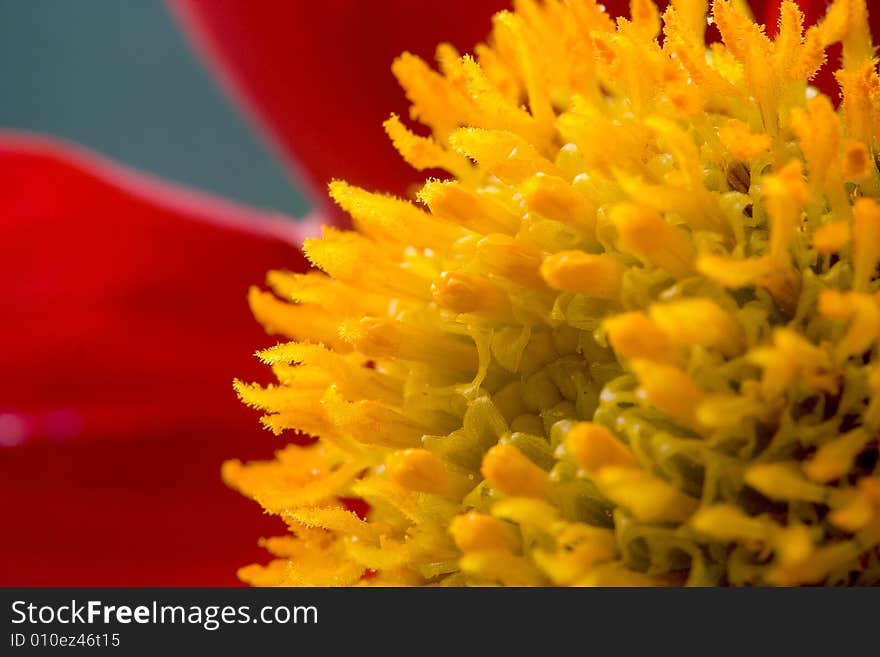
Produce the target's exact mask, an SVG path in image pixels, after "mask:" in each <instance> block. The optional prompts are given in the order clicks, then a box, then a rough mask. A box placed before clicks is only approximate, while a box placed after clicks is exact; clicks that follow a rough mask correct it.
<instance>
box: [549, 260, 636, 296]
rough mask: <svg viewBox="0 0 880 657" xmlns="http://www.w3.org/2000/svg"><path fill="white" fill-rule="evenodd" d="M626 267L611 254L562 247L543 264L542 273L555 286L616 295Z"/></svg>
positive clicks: (561, 288)
mask: <svg viewBox="0 0 880 657" xmlns="http://www.w3.org/2000/svg"><path fill="white" fill-rule="evenodd" d="M624 271H625V267H624V266H623V264H622V263H621V262H620V261H618V260H616V259H615V258H613V257H611V256H608V255H594V254H592V253H584V252H583V251H561V252H559V253H555V254H553V255H552V256H550V257H549V258H547V259H545V260H544V262H543V263H542V264H541V276H543V277H544V280H545V281H546V282H547V284H548V285H549V286H550V287H552V288H553V289H555V290H562V291H564V292H577V293H579V294H583V295H586V296H590V297H596V298H599V299H616V298H617V297H618V295H619V294H620V281H621V277H622V276H623V272H624Z"/></svg>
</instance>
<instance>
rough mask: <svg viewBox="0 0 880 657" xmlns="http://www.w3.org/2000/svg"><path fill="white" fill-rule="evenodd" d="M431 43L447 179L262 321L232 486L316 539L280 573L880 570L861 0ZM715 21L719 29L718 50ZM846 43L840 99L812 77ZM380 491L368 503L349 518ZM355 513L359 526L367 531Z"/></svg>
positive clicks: (326, 248) (284, 284)
mask: <svg viewBox="0 0 880 657" xmlns="http://www.w3.org/2000/svg"><path fill="white" fill-rule="evenodd" d="M514 8H515V10H514V11H512V12H511V11H507V12H501V13H499V14H497V15H496V16H495V18H494V21H493V30H492V33H491V35H490V37H489V39H488V41H487V43H486V44H484V45H480V46H477V48H476V50H475V55H474V56H467V55H466V56H463V57H462V56H461V55H460V54H459V53H458V51H456V50H455V49H454V48H453V47H451V46H440V47H439V48H438V50H437V61H438V65H439V70H438V71H435V70H433V69H432V68H431V67H430V66H429V65H428V64H426V63H425V61H423V60H422V59H420V58H418V57H416V56H414V55H411V54H408V53H405V54H403V55H401V56H400V57H399V58H398V59H397V60H396V61H395V63H394V65H393V70H394V73H395V75H396V76H397V78H398V80H399V81H400V82H401V84H402V86H403V87H404V89H405V90H406V92H407V96H408V98H409V100H410V101H411V103H412V107H411V110H410V117H411V118H413V119H416V120H418V121H420V122H421V123H423V124H425V125H426V126H427V127H428V128H429V129H430V135H428V136H425V135H421V134H417V133H415V132H413V131H411V129H410V128H409V127H407V125H406V124H405V121H404V120H403V119H401V118H400V117H399V116H398V115H395V114H392V115H391V116H390V118H388V119H387V120H386V122H385V123H384V127H385V130H386V131H387V133H388V135H389V137H390V139H391V141H392V142H393V143H394V145H395V147H396V148H397V150H398V151H399V152H400V154H401V156H402V158H403V159H404V160H405V161H406V162H408V163H409V164H410V165H411V166H412V167H413V168H415V169H417V170H426V171H436V170H442V171H443V172H444V173H443V176H442V177H434V176H431V177H428V179H427V181H426V182H425V183H424V184H423V186H422V187H421V188H420V189H419V190H418V192H417V200H407V199H403V198H399V197H394V196H388V195H385V194H382V193H374V192H369V191H366V190H364V189H362V188H359V187H356V186H353V185H351V184H349V183H346V182H341V181H335V182H333V183H331V184H330V187H329V191H330V195H331V196H332V198H333V199H334V200H335V201H336V203H337V204H338V205H339V206H340V207H341V208H342V209H343V210H344V211H345V212H346V213H348V214H349V215H350V216H351V218H352V221H353V224H354V230H350V231H345V230H339V229H336V228H326V229H325V230H324V232H323V236H322V237H321V238H318V239H310V240H307V241H306V243H305V245H304V252H305V254H306V256H307V257H308V258H309V260H310V261H311V262H312V263H313V264H314V265H315V267H316V269H315V270H313V271H310V272H307V273H296V272H286V271H279V270H276V271H272V272H271V273H270V274H269V276H268V279H267V281H268V285H269V287H270V288H271V291H270V292H265V291H261V290H259V289H256V288H254V289H252V291H251V294H250V302H251V307H252V309H253V311H254V314H255V316H256V317H257V319H258V320H259V321H260V322H261V323H262V324H263V325H264V327H265V328H266V329H267V331H268V332H269V333H270V334H274V335H279V336H282V337H283V338H284V339H286V340H287V341H285V342H281V343H279V344H278V345H276V346H274V347H271V348H268V349H262V350H260V351H259V352H258V356H259V358H260V359H261V360H262V361H263V362H264V363H266V364H267V365H269V366H270V367H271V369H272V371H273V373H274V376H275V378H276V382H275V383H273V384H270V385H258V384H252V383H245V382H241V381H237V382H236V389H237V391H238V393H239V395H240V397H241V399H242V400H243V401H244V402H245V403H247V404H249V405H251V406H253V407H256V408H258V409H261V410H262V411H264V415H263V417H262V422H263V424H264V425H265V426H266V427H267V428H269V429H271V430H272V431H273V432H275V433H277V434H280V433H282V432H284V431H294V432H300V433H304V434H307V435H310V436H314V437H317V438H318V440H317V441H316V442H313V443H311V444H291V445H288V446H287V447H285V448H283V449H282V450H280V451H279V452H278V453H277V455H276V458H275V460H273V461H261V462H253V463H249V464H243V463H241V462H240V461H230V462H228V463H226V465H225V466H224V471H223V474H224V478H225V479H226V481H227V482H228V483H229V484H230V485H231V486H233V487H235V488H237V489H238V490H240V491H241V492H243V493H244V494H245V495H247V496H248V497H251V498H252V499H254V500H256V501H257V502H259V503H260V505H261V506H262V507H263V508H264V509H265V510H266V511H267V512H269V513H271V514H275V515H278V516H279V517H281V518H282V519H283V520H284V521H285V522H286V524H287V526H288V529H289V531H288V532H287V533H286V534H285V535H283V536H279V537H276V538H272V539H268V540H266V541H264V545H265V547H266V548H267V549H268V551H269V552H270V553H272V554H273V555H274V556H275V557H276V558H275V560H274V561H272V562H271V563H270V564H269V565H267V566H261V565H251V566H247V567H245V568H243V569H242V570H241V571H240V576H241V577H242V578H243V579H245V580H246V581H248V582H250V583H252V584H258V585H285V584H294V585H353V584H374V585H410V584H417V585H424V584H441V585H487V584H488V585H495V584H502V585H514V586H516V585H549V584H553V585H667V584H671V585H681V584H687V585H807V584H829V585H831V584H834V585H837V584H860V585H865V584H876V583H878V582H880V547H878V546H880V465H878V451H880V448H878V442H877V435H878V430H880V369H878V365H877V360H876V353H877V352H876V350H877V349H878V348H880V305H878V303H880V292H878V289H880V280H878V277H877V275H876V272H877V265H878V263H880V173H878V169H877V163H876V161H875V155H874V153H875V151H874V149H875V146H876V143H877V141H876V140H877V139H878V138H880V132H878V126H880V120H878V119H880V91H878V90H880V75H878V72H877V62H876V60H875V59H874V55H875V49H874V47H873V45H872V39H871V31H870V27H869V23H868V17H867V8H866V3H865V1H864V0H835V1H834V2H833V3H832V4H831V6H830V8H829V10H828V14H827V15H826V16H825V17H824V20H822V21H821V22H819V23H817V24H815V25H811V26H809V27H806V28H805V22H804V15H803V13H802V12H801V10H800V9H799V7H798V5H797V4H796V3H795V2H792V1H791V0H784V1H783V2H782V3H781V5H780V14H779V15H780V20H779V29H778V31H777V33H776V35H775V37H774V38H772V39H771V38H770V37H768V36H767V35H766V34H765V31H764V29H763V28H762V27H761V26H760V25H758V24H756V23H755V22H753V20H752V19H751V18H750V17H749V15H748V14H747V12H746V11H745V10H744V8H743V3H739V2H735V1H733V0H714V1H713V2H712V3H711V8H709V7H707V6H706V3H702V2H673V3H672V6H671V7H668V8H667V9H666V10H665V11H664V12H662V13H661V12H660V11H659V10H658V8H657V7H656V6H655V4H654V3H653V2H651V0H633V2H632V3H631V12H630V18H629V19H623V18H619V19H618V20H617V21H614V20H612V19H611V18H610V17H609V15H608V14H607V13H606V12H605V11H603V9H602V7H600V6H599V5H598V3H597V2H595V1H594V0H572V1H570V2H561V1H556V0H545V1H544V2H537V1H532V0H522V1H520V2H516V3H514ZM707 11H710V13H708V18H709V21H708V23H709V25H711V29H712V30H716V29H717V31H718V33H719V35H720V40H714V41H713V42H712V43H711V44H710V45H709V46H708V48H707V46H706V45H705V44H706V37H705V34H706V32H707V31H708V27H707ZM838 43H839V44H841V46H842V59H841V62H840V66H839V68H837V70H836V72H835V73H834V76H835V79H836V80H837V82H838V83H839V85H840V87H841V89H842V103H841V105H840V108H839V109H838V110H836V109H835V106H834V102H833V100H832V99H831V98H829V97H828V96H827V95H825V94H823V93H821V92H819V91H818V90H816V89H815V88H810V87H809V81H810V80H811V79H813V78H814V77H815V76H816V75H817V74H818V73H819V72H820V70H821V69H822V68H823V65H824V64H825V61H826V49H827V48H828V47H830V46H831V45H833V44H838ZM351 498H358V499H361V500H364V501H365V502H366V503H368V504H369V510H368V511H366V512H364V510H363V509H360V510H359V509H352V508H350V507H351V505H350V503H349V502H348V501H347V500H350V499H351ZM357 511H361V512H360V513H358V512H357Z"/></svg>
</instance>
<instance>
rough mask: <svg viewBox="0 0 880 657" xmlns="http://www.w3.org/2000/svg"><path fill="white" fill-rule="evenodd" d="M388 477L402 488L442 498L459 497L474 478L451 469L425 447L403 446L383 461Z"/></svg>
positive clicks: (472, 484) (468, 487)
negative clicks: (411, 447)
mask: <svg viewBox="0 0 880 657" xmlns="http://www.w3.org/2000/svg"><path fill="white" fill-rule="evenodd" d="M385 465H386V467H387V468H388V476H389V477H390V478H391V480H392V481H394V482H395V483H397V484H398V485H400V486H403V487H404V488H406V489H408V490H411V491H416V492H420V493H431V494H433V495H441V496H444V497H453V498H455V497H461V496H462V495H464V494H465V493H467V491H468V490H470V489H471V488H473V487H474V485H476V481H474V480H472V479H470V478H468V477H467V476H466V475H464V474H462V473H461V472H458V471H457V470H455V469H453V468H452V467H451V466H450V465H449V464H447V463H445V462H444V461H442V460H441V459H439V458H437V457H436V456H434V455H433V454H431V452H429V451H428V450H426V449H404V450H400V451H397V452H394V453H393V454H391V455H389V456H388V458H387V459H386V461H385Z"/></svg>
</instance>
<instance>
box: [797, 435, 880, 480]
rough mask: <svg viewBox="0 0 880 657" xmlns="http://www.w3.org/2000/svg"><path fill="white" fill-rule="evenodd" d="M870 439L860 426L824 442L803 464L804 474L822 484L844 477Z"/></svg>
mask: <svg viewBox="0 0 880 657" xmlns="http://www.w3.org/2000/svg"><path fill="white" fill-rule="evenodd" d="M870 439H871V436H870V434H868V433H867V432H866V431H865V430H864V429H862V428H858V429H853V430H852V431H850V432H848V433H845V434H843V435H842V436H840V437H838V438H835V439H834V440H832V441H830V442H827V443H825V444H823V445H822V446H821V447H820V448H819V450H818V451H817V452H816V453H815V454H813V456H812V457H811V458H810V459H809V460H808V461H806V462H805V463H804V464H803V471H804V474H806V475H807V476H808V477H809V478H810V479H812V480H813V481H815V482H817V483H820V484H827V483H828V482H830V481H834V480H835V479H838V478H840V477H843V476H844V475H846V474H847V473H848V472H849V471H850V469H851V468H852V467H853V465H854V463H855V460H856V457H857V456H858V455H859V453H860V452H861V451H862V450H863V449H864V448H865V445H867V444H868V441H869V440H870Z"/></svg>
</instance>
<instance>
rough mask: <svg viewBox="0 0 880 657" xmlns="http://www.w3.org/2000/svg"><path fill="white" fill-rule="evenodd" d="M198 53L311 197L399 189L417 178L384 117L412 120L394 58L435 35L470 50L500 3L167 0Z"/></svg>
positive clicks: (429, 45) (430, 50)
mask: <svg viewBox="0 0 880 657" xmlns="http://www.w3.org/2000/svg"><path fill="white" fill-rule="evenodd" d="M171 6H172V8H173V9H174V10H175V14H176V15H177V16H178V18H179V19H180V21H181V23H182V24H183V25H184V26H185V27H186V28H187V30H188V31H189V33H190V34H191V35H192V36H193V37H194V39H195V41H196V45H197V46H198V49H199V50H200V51H201V52H202V54H203V55H205V56H206V57H207V59H208V61H210V62H211V63H212V64H213V65H214V68H215V69H216V70H217V71H218V72H219V73H220V75H221V78H222V79H223V81H224V82H225V84H226V86H227V88H229V89H230V90H231V91H232V92H234V93H235V95H237V96H238V97H239V98H241V99H242V100H243V102H244V104H245V106H246V107H247V108H248V109H249V110H250V112H251V113H252V114H253V115H254V116H255V117H256V118H257V119H258V120H259V123H260V125H261V126H262V127H263V128H264V129H265V131H266V132H268V134H269V135H270V136H271V137H273V138H274V139H275V140H276V142H277V143H278V144H279V145H280V147H281V148H282V150H283V151H284V153H285V154H286V156H287V161H288V163H290V164H291V165H293V164H294V163H298V164H299V165H300V166H301V167H302V169H303V173H304V176H305V178H306V180H307V181H308V182H309V183H311V185H312V186H313V189H315V190H317V191H316V196H317V198H318V199H320V200H323V199H324V198H325V197H326V194H325V192H324V187H325V185H326V183H327V182H328V181H329V180H331V179H332V178H342V179H345V180H348V181H350V182H352V183H354V184H358V185H362V186H366V187H368V188H374V189H382V190H386V191H393V192H397V193H403V192H404V191H405V189H406V187H407V185H408V184H410V183H412V182H415V181H418V180H419V179H420V176H419V174H418V173H416V172H414V171H412V170H411V169H410V168H409V167H408V166H407V165H406V164H404V163H403V162H402V160H401V159H400V157H399V156H398V155H397V153H396V152H395V151H394V149H393V148H392V146H391V144H390V142H389V140H388V138H387V137H386V136H385V132H384V130H383V129H382V122H383V121H384V120H385V119H386V118H388V115H389V114H390V113H391V112H396V113H398V114H399V115H400V116H408V103H407V102H406V99H405V97H404V95H403V92H402V91H401V90H400V88H399V87H398V85H397V82H396V81H395V79H394V77H393V76H392V75H391V62H392V61H393V60H394V58H395V57H396V56H398V55H399V54H400V53H401V52H403V51H405V50H408V51H410V52H414V53H416V54H419V55H421V56H423V57H425V58H430V59H432V60H433V55H434V49H435V47H436V46H437V44H438V43H441V42H444V41H448V42H451V43H453V44H454V45H455V46H457V47H458V48H459V49H461V50H462V51H470V50H472V48H473V46H474V45H475V44H476V43H478V42H480V41H482V40H483V39H484V38H485V37H486V35H487V34H488V32H489V28H490V20H489V18H490V16H491V15H492V14H493V13H494V12H495V11H497V10H499V9H503V8H507V7H509V3H508V2H506V1H504V0H482V1H480V2H474V0H443V1H442V2H441V1H439V0H418V1H417V2H414V1H413V0H382V1H381V2H365V1H363V0H332V1H331V2H289V1H287V0H275V1H270V0H265V1H261V2H249V1H248V0H237V1H224V2H216V1H215V0H171Z"/></svg>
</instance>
